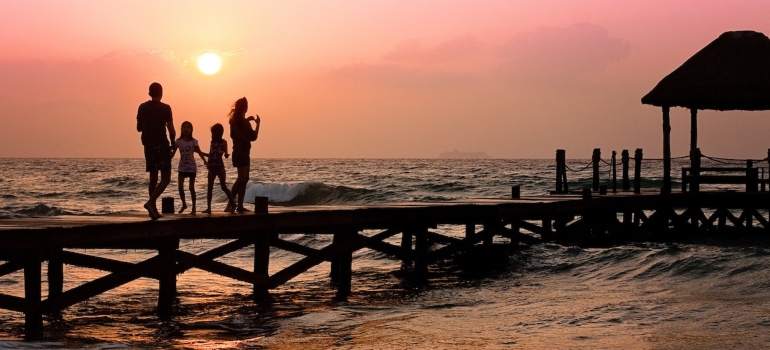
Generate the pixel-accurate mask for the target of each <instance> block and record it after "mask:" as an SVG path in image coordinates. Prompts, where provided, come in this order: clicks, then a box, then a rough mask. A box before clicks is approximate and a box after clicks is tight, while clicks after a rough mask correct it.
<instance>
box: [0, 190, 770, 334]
mask: <svg viewBox="0 0 770 350" xmlns="http://www.w3.org/2000/svg"><path fill="white" fill-rule="evenodd" d="M517 190H518V188H514V189H513V191H512V194H513V196H514V197H517V196H518V191H517ZM602 193H604V192H602ZM769 208H770V193H768V192H753V193H746V192H728V191H721V192H705V191H700V192H694V193H693V192H688V193H672V194H666V195H661V194H660V193H659V192H657V191H656V192H649V193H647V192H642V193H634V192H630V191H629V192H618V193H614V194H613V193H610V194H606V195H600V194H599V192H593V191H590V190H587V191H584V192H582V193H581V194H580V195H571V194H563V195H551V196H544V197H531V198H512V199H476V200H467V201H456V202H442V203H406V204H392V205H380V206H356V207H352V206H351V207H341V206H314V207H290V208H287V207H270V213H256V214H255V213H250V214H240V215H237V214H236V215H232V214H226V213H220V214H213V215H198V216H196V217H191V216H189V215H175V214H170V215H166V216H165V217H164V218H162V219H160V220H157V221H150V220H147V218H146V217H145V216H139V215H136V216H125V215H123V216H112V215H108V216H91V217H82V216H60V217H44V218H29V219H13V220H0V261H4V263H2V264H0V278H2V276H5V275H7V274H9V273H13V272H16V271H19V270H22V271H23V274H24V297H16V296H12V295H2V294H0V308H3V309H7V310H13V311H18V312H21V313H24V314H25V326H26V333H27V335H28V336H35V335H36V334H40V332H41V331H42V329H43V315H45V314H53V313H57V312H60V311H61V310H64V309H65V308H67V307H69V306H72V305H74V304H76V303H79V302H82V301H85V300H87V299H89V298H92V297H94V296H96V295H99V294H101V293H104V292H106V291H109V290H111V289H114V288H116V287H119V286H121V285H124V284H126V283H129V282H131V281H133V280H136V279H138V278H143V277H144V278H152V279H156V280H158V308H157V312H158V315H159V317H161V318H166V317H169V316H170V315H171V314H172V312H173V310H172V306H173V303H174V299H175V296H176V286H177V282H178V281H177V275H179V274H180V273H182V272H184V271H187V270H189V269H192V268H197V269H202V270H205V271H208V272H211V273H214V274H217V275H221V276H225V277H228V278H232V279H235V280H238V281H243V282H246V283H249V284H252V285H253V293H254V297H255V299H257V300H259V299H260V298H262V297H264V296H266V295H268V294H269V291H270V290H271V289H274V288H276V287H278V286H280V285H282V284H284V283H286V282H287V281H289V280H291V279H292V278H294V277H296V276H298V275H299V274H301V273H303V272H305V271H307V270H308V269H310V268H312V267H314V266H316V265H318V264H322V263H326V262H330V270H331V272H330V275H331V277H332V279H333V280H334V281H336V288H337V297H338V298H345V297H347V296H348V295H349V294H350V292H351V283H353V281H352V280H351V278H352V260H353V252H355V251H356V250H359V249H363V248H368V249H372V250H376V251H378V252H382V253H385V254H388V255H391V256H394V257H396V258H398V259H401V260H403V261H404V263H405V265H408V266H410V269H411V271H413V273H414V274H415V275H416V276H417V277H419V278H423V279H425V278H428V277H429V276H428V275H427V272H428V266H429V264H431V263H434V262H437V261H441V260H445V259H448V258H452V257H453V256H454V255H456V254H462V253H463V252H465V251H468V250H469V249H471V248H473V247H474V245H476V244H487V245H489V244H493V238H494V237H504V238H505V239H497V240H496V241H495V242H497V243H500V242H505V244H515V245H517V246H525V245H529V244H533V243H536V242H541V241H552V242H558V243H563V244H582V245H597V244H599V245H609V244H615V243H622V242H628V241H633V240H676V239H680V238H682V237H686V236H690V235H715V236H723V237H727V236H730V235H735V234H741V235H762V236H768V233H770V224H768V221H770V217H768V213H767V210H768V209H769ZM439 225H459V226H460V227H462V228H463V229H462V230H464V233H465V235H464V237H452V236H450V235H446V234H442V233H441V232H438V231H437V230H436V228H437V227H438V226H439ZM287 233H304V234H328V235H333V240H332V242H331V243H330V244H329V245H327V246H325V247H323V248H320V249H318V248H312V247H308V246H304V245H301V244H298V243H295V242H290V241H287V240H284V239H282V238H281V235H282V234H287ZM397 236H400V242H401V244H400V245H396V244H391V243H388V242H386V241H385V240H386V239H388V238H391V237H396V238H397ZM182 239H227V240H228V241H227V242H226V243H224V244H222V245H221V246H219V247H216V248H214V249H211V250H209V251H206V252H203V253H200V254H192V253H189V252H185V251H182V250H180V249H179V242H180V240H182ZM391 241H392V240H391ZM247 247H253V249H254V264H253V270H252V271H248V270H245V269H242V268H239V267H235V266H230V265H227V264H224V263H222V262H219V261H216V260H215V259H217V258H219V257H222V256H224V255H226V254H229V253H231V252H234V251H237V250H240V249H244V248H247ZM83 248H87V249H88V250H87V251H92V250H99V249H116V248H117V249H146V250H152V251H155V252H157V254H155V255H154V256H152V257H150V258H148V259H146V260H144V261H141V262H138V263H128V262H123V261H119V260H113V259H108V258H104V257H97V256H93V255H88V254H86V253H84V252H83V251H84V250H83ZM270 248H278V249H283V250H287V251H290V252H293V253H297V254H300V255H301V256H302V258H300V259H298V260H297V261H296V262H294V263H293V264H290V265H289V266H287V267H286V268H284V269H282V270H280V271H278V272H275V273H273V274H272V275H271V274H269V273H268V267H269V264H270ZM46 261H47V262H48V263H47V266H48V268H47V271H46V273H47V277H48V278H47V283H48V295H47V296H46V297H45V298H43V295H42V290H43V288H42V287H43V284H42V281H43V279H42V274H43V269H42V267H43V263H44V262H46ZM65 264H66V265H73V266H81V267H87V268H93V269H99V270H103V271H107V272H109V274H107V275H106V276H103V277H100V278H96V279H94V280H93V281H90V282H87V283H85V284H83V285H80V286H77V287H74V288H71V289H69V290H63V285H64V283H63V282H64V280H65V278H66V277H67V276H66V275H65V274H64V268H63V267H64V265H65Z"/></svg>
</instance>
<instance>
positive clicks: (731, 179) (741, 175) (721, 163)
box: [551, 148, 770, 194]
mask: <svg viewBox="0 0 770 350" xmlns="http://www.w3.org/2000/svg"><path fill="white" fill-rule="evenodd" d="M590 159H591V160H590V161H589V162H588V163H587V164H579V165H572V166H570V165H568V164H567V158H566V152H565V150H562V149H558V150H556V182H555V184H556V188H555V189H554V191H552V192H551V193H552V194H568V193H572V192H577V193H580V192H582V193H586V191H592V192H598V193H599V194H605V193H606V192H607V191H612V192H613V193H616V192H618V191H622V192H630V191H631V190H632V187H631V184H632V180H631V179H632V178H631V176H630V174H629V173H630V170H631V162H632V161H633V192H634V193H637V194H638V193H641V191H642V180H643V179H645V177H644V176H643V174H642V170H643V168H644V166H643V165H644V164H648V163H650V162H659V161H663V159H655V158H646V159H645V158H644V156H643V150H642V149H641V148H637V149H636V150H635V152H634V156H633V158H632V157H630V156H629V151H628V150H622V152H621V159H620V169H618V162H617V152H616V151H612V154H611V156H610V159H609V160H606V159H603V158H602V153H601V149H599V148H596V149H594V150H593V153H592V154H591V158H590ZM671 159H672V160H688V159H689V165H690V166H689V167H688V166H682V177H681V184H682V192H688V190H689V191H690V192H696V193H697V192H698V191H699V190H700V188H701V185H743V188H742V189H744V190H745V191H746V192H758V191H761V192H764V191H767V190H770V185H769V184H770V149H769V150H768V157H767V158H764V159H734V158H720V157H713V156H706V155H703V154H702V153H701V152H700V149H697V148H696V149H695V150H693V151H692V152H691V154H690V155H687V156H680V157H672V158H671ZM704 159H706V160H707V162H708V163H710V164H709V165H708V166H705V167H704V166H702V164H703V160H704ZM643 162H644V164H643ZM762 163H766V164H768V166H756V165H757V164H762ZM589 170H590V171H591V176H590V187H589V186H586V184H585V183H584V181H581V184H579V185H578V186H580V187H579V188H575V187H572V188H571V185H570V183H569V181H568V179H567V178H568V176H567V174H568V173H574V174H578V173H581V172H585V171H589ZM618 172H620V180H619V179H618ZM645 175H647V177H646V178H647V179H648V180H649V179H651V177H650V174H649V173H648V174H645ZM583 179H585V177H583ZM572 186H575V184H574V183H573V185H572Z"/></svg>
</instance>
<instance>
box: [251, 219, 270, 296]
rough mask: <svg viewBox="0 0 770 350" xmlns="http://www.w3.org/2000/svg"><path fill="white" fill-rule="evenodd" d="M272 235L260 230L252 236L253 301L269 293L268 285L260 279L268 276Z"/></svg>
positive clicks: (265, 278)
mask: <svg viewBox="0 0 770 350" xmlns="http://www.w3.org/2000/svg"><path fill="white" fill-rule="evenodd" d="M273 235H274V234H273V233H272V232H260V233H258V234H256V235H255V236H254V285H253V293H254V295H253V297H254V301H258V300H261V299H263V298H265V297H268V296H269V295H270V292H269V291H268V286H265V285H263V284H262V283H261V282H260V280H267V278H269V277H270V273H269V268H270V241H271V239H272V238H273Z"/></svg>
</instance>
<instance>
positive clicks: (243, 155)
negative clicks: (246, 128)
mask: <svg viewBox="0 0 770 350" xmlns="http://www.w3.org/2000/svg"><path fill="white" fill-rule="evenodd" d="M250 151H251V150H248V149H234V150H233V155H232V156H231V157H232V158H233V166H234V167H236V168H240V167H242V166H245V165H249V164H250V163H251V158H249V153H251V152H250Z"/></svg>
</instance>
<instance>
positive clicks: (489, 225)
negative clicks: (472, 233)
mask: <svg viewBox="0 0 770 350" xmlns="http://www.w3.org/2000/svg"><path fill="white" fill-rule="evenodd" d="M499 228H500V224H498V223H497V222H494V221H488V222H485V223H484V232H486V237H484V240H483V244H484V247H491V246H492V242H493V241H494V237H495V233H496V232H497V231H498V230H499Z"/></svg>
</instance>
